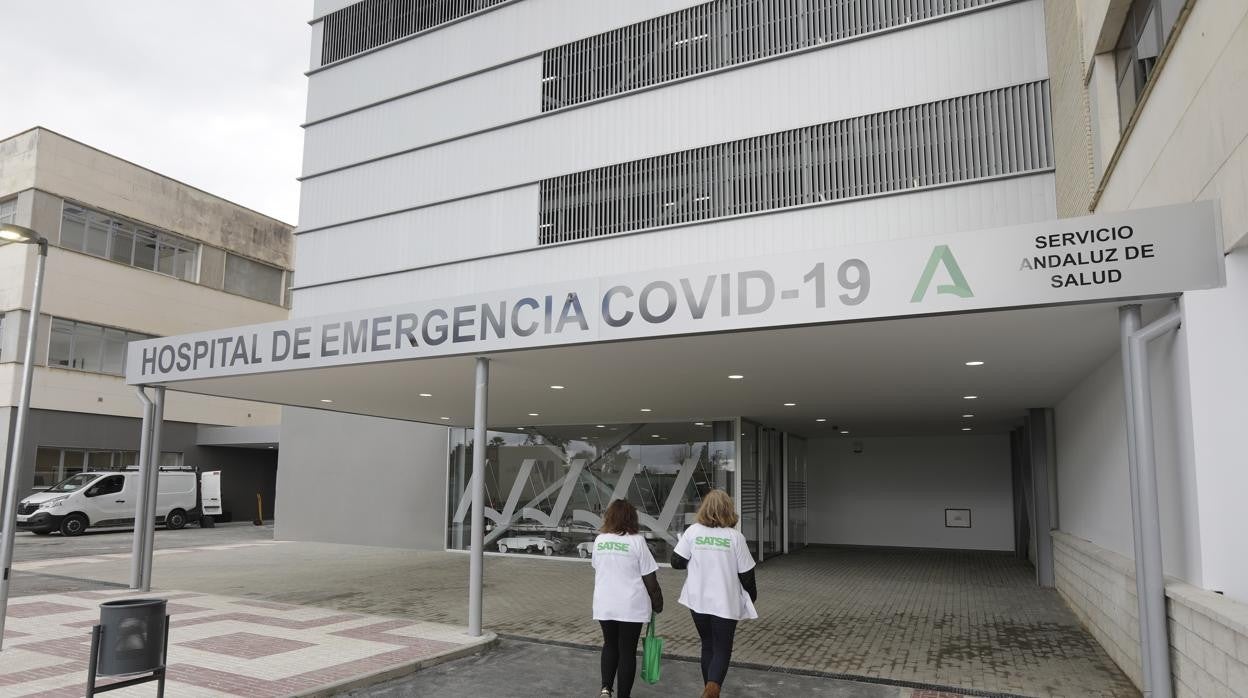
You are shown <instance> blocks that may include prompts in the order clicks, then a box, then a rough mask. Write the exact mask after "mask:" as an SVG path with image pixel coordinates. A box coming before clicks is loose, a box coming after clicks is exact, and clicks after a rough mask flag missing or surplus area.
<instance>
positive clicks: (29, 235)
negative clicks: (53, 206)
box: [0, 223, 39, 243]
mask: <svg viewBox="0 0 1248 698" xmlns="http://www.w3.org/2000/svg"><path fill="white" fill-rule="evenodd" d="M38 239H39V233H36V232H35V231H33V230H31V229H30V228H27V227H24V226H20V225H13V224H12V223H0V240H4V241H5V242H25V243H31V242H35V241H36V240H38Z"/></svg>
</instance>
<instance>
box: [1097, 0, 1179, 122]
mask: <svg viewBox="0 0 1248 698" xmlns="http://www.w3.org/2000/svg"><path fill="white" fill-rule="evenodd" d="M1182 9H1183V2H1182V0H1135V2H1133V3H1131V9H1130V11H1128V12H1127V19H1126V21H1125V22H1124V23H1123V25H1122V33H1121V34H1119V35H1118V44H1117V46H1116V47H1115V49H1114V63H1115V66H1116V68H1117V72H1118V124H1119V128H1121V129H1123V130H1125V129H1126V128H1127V124H1128V123H1130V122H1131V116H1132V114H1134V113H1135V107H1136V105H1137V104H1139V102H1140V96H1141V95H1143V94H1144V88H1145V86H1147V85H1148V81H1149V79H1150V78H1151V77H1152V76H1153V70H1154V68H1156V66H1157V59H1158V58H1160V57H1161V51H1162V49H1163V48H1165V45H1166V41H1168V40H1169V38H1170V32H1171V30H1172V29H1174V25H1175V23H1176V22H1177V21H1178V19H1179V13H1180V12H1181V11H1182Z"/></svg>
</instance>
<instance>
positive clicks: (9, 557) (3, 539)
mask: <svg viewBox="0 0 1248 698" xmlns="http://www.w3.org/2000/svg"><path fill="white" fill-rule="evenodd" d="M10 242H17V243H22V244H26V245H38V246H39V256H38V261H37V262H36V266H35V288H34V292H33V295H32V298H31V301H30V322H29V324H28V325H27V330H26V360H25V363H24V364H23V365H22V393H21V397H20V398H19V399H18V402H17V422H16V424H15V425H14V428H13V449H12V451H11V454H10V455H9V459H8V461H7V462H6V464H5V468H4V506H3V512H4V528H3V532H0V564H3V569H4V574H3V576H2V577H0V650H2V649H4V621H5V619H6V618H7V617H8V614H9V579H10V577H11V576H12V569H13V536H14V535H15V534H16V533H17V471H18V463H19V462H20V461H21V457H22V441H23V438H22V437H24V436H25V431H26V414H27V413H28V412H30V383H31V379H32V377H33V376H34V369H35V334H36V329H37V328H38V325H39V302H40V301H41V300H42V299H43V269H44V265H45V263H46V262H47V261H48V241H47V239H46V238H44V237H42V236H41V235H39V234H38V233H36V232H35V231H33V230H31V229H30V228H25V227H23V226H20V225H12V224H9V223H0V245H3V244H6V243H10Z"/></svg>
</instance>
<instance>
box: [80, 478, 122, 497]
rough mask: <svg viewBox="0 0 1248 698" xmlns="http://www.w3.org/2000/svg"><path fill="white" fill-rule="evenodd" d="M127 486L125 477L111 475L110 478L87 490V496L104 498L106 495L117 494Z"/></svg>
mask: <svg viewBox="0 0 1248 698" xmlns="http://www.w3.org/2000/svg"><path fill="white" fill-rule="evenodd" d="M125 486H126V476H125V475H109V476H108V477H106V478H104V479H102V480H100V481H99V483H97V484H95V485H92V486H91V488H90V489H88V490H87V496H88V497H102V496H104V495H106V494H116V493H118V492H120V491H121V490H122V489H123V488H124V487H125Z"/></svg>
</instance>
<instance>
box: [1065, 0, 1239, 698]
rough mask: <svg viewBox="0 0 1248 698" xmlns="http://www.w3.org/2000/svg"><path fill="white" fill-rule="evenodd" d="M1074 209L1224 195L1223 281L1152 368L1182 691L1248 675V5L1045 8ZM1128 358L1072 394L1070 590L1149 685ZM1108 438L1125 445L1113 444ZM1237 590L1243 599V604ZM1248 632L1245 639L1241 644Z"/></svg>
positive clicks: (1231, 685)
mask: <svg viewBox="0 0 1248 698" xmlns="http://www.w3.org/2000/svg"><path fill="white" fill-rule="evenodd" d="M1046 23H1047V36H1048V46H1049V51H1048V54H1049V70H1050V74H1051V81H1050V84H1051V88H1052V90H1051V95H1052V100H1053V118H1054V120H1055V121H1056V122H1059V123H1064V124H1067V125H1068V127H1067V128H1062V129H1060V130H1058V131H1056V132H1055V133H1054V144H1055V154H1056V159H1055V165H1056V175H1057V177H1056V183H1057V208H1058V213H1059V215H1062V216H1078V215H1086V214H1087V213H1089V212H1107V211H1121V210H1126V209H1133V208H1147V207H1150V206H1157V205H1161V204H1173V203H1178V202H1184V201H1194V200H1205V199H1208V200H1213V201H1215V202H1217V206H1218V208H1219V211H1220V216H1219V217H1220V220H1221V226H1222V236H1223V241H1224V245H1225V253H1226V257H1225V260H1226V286H1225V287H1224V288H1220V289H1215V290H1207V291H1197V292H1192V293H1186V294H1184V295H1183V297H1182V300H1181V307H1182V312H1183V325H1182V327H1181V329H1180V330H1179V332H1178V333H1176V334H1175V335H1174V337H1173V338H1171V339H1168V340H1166V341H1167V345H1166V346H1165V348H1164V350H1163V352H1162V354H1163V356H1164V359H1165V360H1164V361H1163V362H1161V363H1158V364H1155V365H1154V367H1153V370H1154V375H1155V376H1156V378H1157V380H1158V382H1159V383H1161V384H1162V385H1164V386H1166V387H1165V388H1164V389H1163V390H1162V392H1163V393H1164V397H1163V399H1162V403H1161V404H1159V405H1157V408H1158V412H1157V413H1156V414H1155V419H1156V420H1157V422H1158V423H1159V424H1164V425H1166V427H1165V430H1166V431H1167V432H1168V433H1167V434H1165V435H1164V437H1161V438H1159V440H1158V449H1159V459H1160V461H1159V462H1164V463H1166V465H1165V466H1164V467H1163V473H1162V474H1161V477H1162V482H1161V483H1160V487H1161V489H1162V491H1163V497H1162V504H1163V517H1162V523H1163V535H1164V544H1165V551H1164V555H1163V561H1164V566H1165V571H1166V574H1167V576H1168V578H1169V579H1170V583H1169V584H1168V585H1167V596H1168V599H1169V606H1170V614H1171V616H1172V618H1173V621H1172V626H1171V628H1170V635H1171V643H1172V646H1173V649H1172V657H1173V659H1172V663H1173V667H1174V671H1175V689H1176V694H1177V695H1219V694H1223V693H1225V692H1232V693H1233V691H1242V690H1243V687H1244V686H1246V685H1248V669H1246V668H1245V667H1246V665H1248V655H1245V654H1244V652H1243V651H1242V649H1243V648H1244V647H1248V643H1246V642H1245V640H1244V633H1245V630H1248V629H1246V628H1245V627H1244V626H1243V624H1242V620H1241V621H1239V622H1238V623H1236V622H1235V621H1234V620H1233V619H1234V618H1237V617H1238V618H1240V619H1242V618H1243V617H1244V605H1243V604H1244V603H1248V560H1246V559H1245V557H1244V556H1243V555H1242V554H1241V552H1240V551H1241V550H1242V547H1243V543H1242V540H1243V536H1244V535H1245V534H1246V533H1248V524H1246V523H1245V522H1244V521H1243V518H1242V516H1240V515H1238V514H1237V513H1236V512H1238V511H1239V510H1240V509H1241V508H1242V494H1243V492H1245V491H1248V470H1246V469H1245V468H1244V463H1245V456H1244V447H1243V440H1242V433H1241V432H1242V428H1243V420H1242V416H1243V410H1242V409H1241V407H1240V406H1239V404H1238V403H1239V402H1241V401H1242V396H1243V395H1244V394H1245V391H1248V369H1245V364H1244V360H1243V357H1244V355H1245V352H1246V351H1248V321H1245V318H1248V140H1246V136H1248V122H1246V121H1245V119H1244V118H1243V113H1244V110H1245V109H1248V70H1246V68H1245V66H1248V4H1245V3H1242V2H1217V1H1216V0H1186V1H1185V0H1108V1H1101V0H1079V1H1078V2H1061V1H1058V0H1053V1H1051V2H1048V3H1047V6H1046ZM1120 361H1121V356H1120V355H1115V356H1112V357H1108V360H1107V362H1106V363H1105V364H1104V365H1102V367H1101V368H1100V369H1099V370H1097V371H1096V372H1094V373H1093V374H1091V375H1089V376H1088V377H1087V378H1086V379H1085V380H1083V381H1081V382H1080V384H1079V385H1078V386H1077V387H1076V388H1075V389H1074V390H1072V391H1071V392H1070V394H1069V395H1068V396H1067V397H1066V398H1065V399H1063V400H1062V401H1061V402H1060V403H1058V405H1057V417H1058V419H1057V430H1058V433H1059V434H1072V435H1073V438H1063V439H1061V440H1060V441H1059V443H1058V453H1057V460H1058V471H1059V472H1058V483H1059V484H1058V486H1059V488H1060V492H1059V502H1060V521H1061V527H1060V528H1061V533H1060V534H1058V536H1057V540H1058V543H1059V544H1058V546H1057V558H1058V572H1059V574H1058V577H1057V587H1058V589H1059V590H1060V591H1061V592H1062V593H1063V595H1064V597H1065V598H1066V599H1067V600H1068V601H1069V602H1070V604H1071V606H1072V608H1074V609H1075V610H1076V612H1078V613H1079V614H1080V616H1081V618H1083V619H1084V621H1085V623H1086V624H1087V625H1088V627H1089V628H1090V629H1091V630H1092V631H1093V633H1094V634H1095V635H1096V636H1097V638H1098V640H1100V641H1101V643H1102V644H1103V645H1104V646H1105V647H1106V648H1107V649H1109V651H1110V653H1111V655H1112V656H1113V657H1114V659H1115V661H1117V662H1118V663H1119V665H1120V666H1122V667H1123V669H1124V670H1125V671H1127V673H1128V674H1129V675H1130V676H1131V677H1132V678H1133V679H1135V680H1136V682H1137V684H1139V683H1140V658H1139V654H1138V649H1139V647H1138V644H1137V638H1138V636H1139V624H1138V622H1137V618H1138V614H1137V611H1136V606H1135V599H1134V592H1133V591H1132V588H1133V584H1134V566H1133V564H1134V563H1133V559H1134V558H1135V554H1134V551H1133V549H1132V539H1131V529H1130V521H1131V519H1130V513H1131V512H1130V506H1129V504H1128V500H1127V498H1126V497H1125V492H1124V491H1123V490H1122V488H1121V487H1120V486H1119V485H1120V484H1121V482H1122V481H1123V480H1124V478H1125V477H1126V470H1127V454H1126V453H1125V449H1124V448H1122V447H1121V444H1123V441H1122V440H1120V439H1110V440H1099V439H1093V438H1085V436H1086V435H1089V434H1090V433H1091V432H1092V431H1093V428H1092V427H1091V426H1090V425H1094V424H1096V425H1101V427H1103V429H1105V430H1106V431H1104V432H1102V433H1109V434H1121V433H1122V431H1121V430H1122V428H1123V424H1124V419H1123V406H1122V402H1121V400H1115V399H1113V398H1114V396H1115V395H1117V394H1118V393H1119V392H1121V376H1120V374H1119V373H1118V372H1117V371H1116V367H1117V366H1118V365H1119V364H1118V363H1116V362H1120ZM1107 446H1111V447H1109V448H1107ZM1232 600H1233V601H1232ZM1234 636H1238V637H1239V643H1240V644H1239V649H1240V651H1239V652H1238V653H1237V652H1236V651H1234V650H1235V646H1234V645H1233V643H1232V644H1228V642H1229V641H1230V640H1231V639H1232V638H1233V637H1234Z"/></svg>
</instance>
